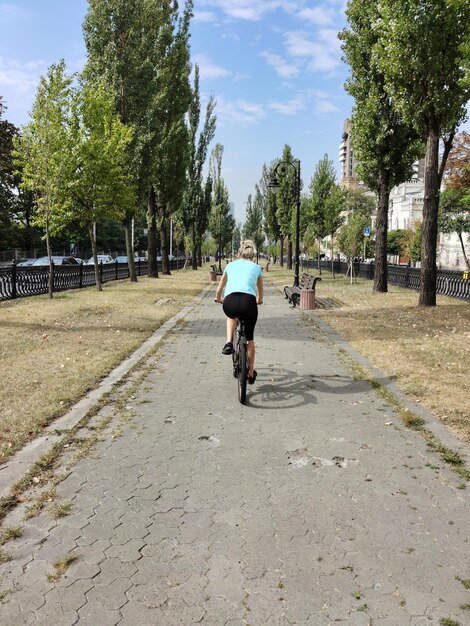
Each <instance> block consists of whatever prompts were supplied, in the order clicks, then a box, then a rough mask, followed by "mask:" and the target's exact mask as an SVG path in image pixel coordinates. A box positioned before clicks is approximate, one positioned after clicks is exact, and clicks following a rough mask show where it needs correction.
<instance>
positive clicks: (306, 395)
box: [246, 370, 371, 410]
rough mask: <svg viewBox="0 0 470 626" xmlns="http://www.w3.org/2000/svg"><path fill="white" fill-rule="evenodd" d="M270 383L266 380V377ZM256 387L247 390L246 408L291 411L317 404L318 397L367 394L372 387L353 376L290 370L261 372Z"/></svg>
mask: <svg viewBox="0 0 470 626" xmlns="http://www.w3.org/2000/svg"><path fill="white" fill-rule="evenodd" d="M266 374H267V376H268V377H269V380H267V381H266V380H263V379H264V378H265V376H266ZM254 387H255V388H253V387H248V394H247V399H246V405H247V406H250V407H252V408H258V409H269V410H274V409H276V410H279V409H289V408H298V407H301V406H306V405H309V404H317V403H318V401H317V396H318V394H325V393H329V394H333V395H354V394H364V393H366V392H367V391H369V390H370V389H371V387H370V385H369V384H368V383H367V382H365V381H361V380H354V379H353V378H351V377H350V376H341V375H336V374H333V375H326V374H319V375H316V374H314V373H309V374H300V375H299V374H298V373H296V372H294V371H291V370H277V371H273V370H259V371H258V379H257V382H256V383H255V385H254Z"/></svg>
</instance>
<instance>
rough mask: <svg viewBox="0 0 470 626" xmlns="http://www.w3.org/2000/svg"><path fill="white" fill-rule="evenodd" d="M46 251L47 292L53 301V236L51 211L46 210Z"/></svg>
mask: <svg viewBox="0 0 470 626" xmlns="http://www.w3.org/2000/svg"><path fill="white" fill-rule="evenodd" d="M46 249H47V256H48V257H49V278H48V279H47V290H48V293H49V298H50V299H51V300H52V298H53V297H54V268H53V267H52V250H51V236H50V234H49V210H48V209H47V208H46Z"/></svg>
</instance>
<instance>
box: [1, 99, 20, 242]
mask: <svg viewBox="0 0 470 626" xmlns="http://www.w3.org/2000/svg"><path fill="white" fill-rule="evenodd" d="M5 110H6V107H5V106H4V104H3V102H2V97H1V96H0V248H3V249H5V248H7V247H9V246H11V245H12V244H14V243H15V241H14V228H13V222H12V214H13V212H14V206H15V204H16V196H15V193H14V191H13V190H14V189H15V187H16V183H17V181H16V177H15V166H14V162H13V141H14V139H15V137H17V136H18V129H17V128H16V126H15V125H14V124H12V123H11V122H8V121H7V120H3V119H2V117H3V113H4V111H5Z"/></svg>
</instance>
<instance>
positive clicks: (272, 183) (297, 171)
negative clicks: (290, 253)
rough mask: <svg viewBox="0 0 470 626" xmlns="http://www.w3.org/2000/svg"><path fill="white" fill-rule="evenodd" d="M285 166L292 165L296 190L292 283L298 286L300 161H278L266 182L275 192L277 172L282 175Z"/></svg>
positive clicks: (277, 187) (278, 185)
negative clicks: (269, 179) (268, 180)
mask: <svg viewBox="0 0 470 626" xmlns="http://www.w3.org/2000/svg"><path fill="white" fill-rule="evenodd" d="M287 167H292V168H293V169H294V172H295V191H296V213H295V265H294V285H295V286H296V287H298V286H299V266H300V161H296V162H294V163H293V162H291V161H280V162H279V163H278V164H277V165H276V167H275V168H274V171H273V175H272V178H271V181H270V182H269V183H268V187H269V189H271V190H272V192H273V193H276V192H277V190H278V189H279V187H280V183H279V180H278V178H277V175H278V172H279V173H280V174H282V175H284V174H285V173H286V172H287Z"/></svg>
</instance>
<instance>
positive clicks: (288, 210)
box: [276, 144, 300, 239]
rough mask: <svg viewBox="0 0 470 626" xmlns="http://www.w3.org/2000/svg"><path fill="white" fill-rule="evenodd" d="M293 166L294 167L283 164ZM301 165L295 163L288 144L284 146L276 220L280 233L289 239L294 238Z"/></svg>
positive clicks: (279, 172) (279, 171) (277, 195)
mask: <svg viewBox="0 0 470 626" xmlns="http://www.w3.org/2000/svg"><path fill="white" fill-rule="evenodd" d="M289 163H290V164H292V166H293V167H291V166H289V165H283V164H289ZM297 167H300V165H299V163H298V162H296V163H294V157H293V155H292V149H291V147H290V146H288V145H287V144H286V145H285V146H284V149H283V151H282V157H281V165H280V166H279V168H278V170H277V171H278V180H279V189H278V191H277V194H276V218H277V223H278V225H279V232H280V233H281V235H283V236H284V237H288V238H289V239H290V238H292V237H293V234H294V231H293V228H292V222H293V217H292V216H293V214H294V213H295V207H296V204H297V181H296V169H295V168H297Z"/></svg>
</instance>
